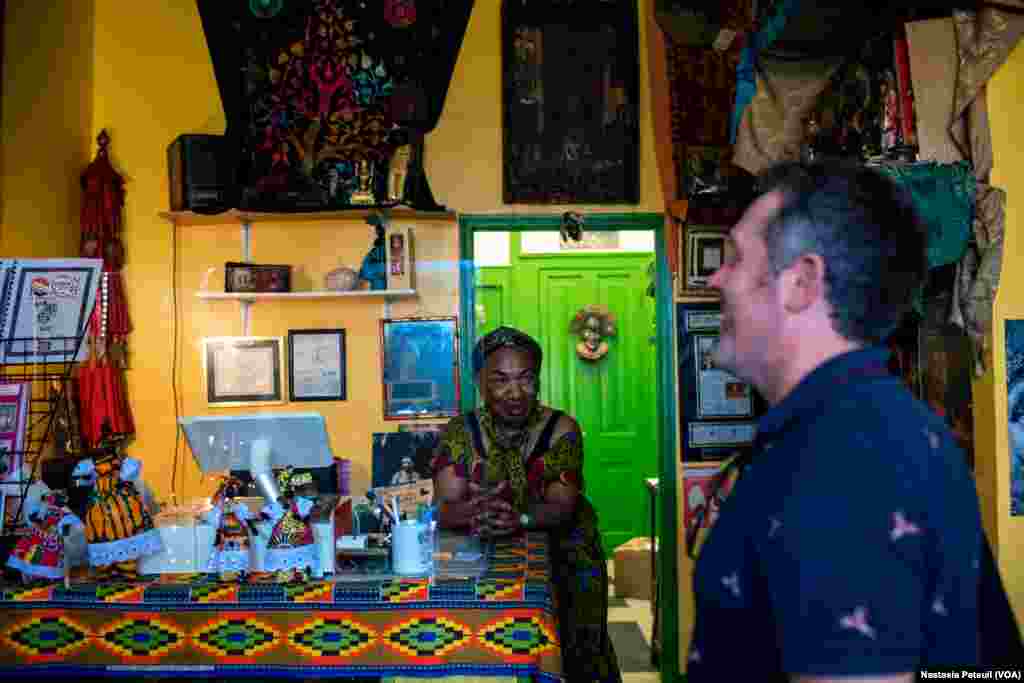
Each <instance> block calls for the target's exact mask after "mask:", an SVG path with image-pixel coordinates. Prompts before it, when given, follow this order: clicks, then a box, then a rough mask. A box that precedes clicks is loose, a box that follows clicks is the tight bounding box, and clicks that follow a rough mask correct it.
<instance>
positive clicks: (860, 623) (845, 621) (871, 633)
mask: <svg viewBox="0 0 1024 683" xmlns="http://www.w3.org/2000/svg"><path fill="white" fill-rule="evenodd" d="M839 626H841V627H842V628H848V629H852V630H854V631H856V632H857V633H860V634H861V635H864V636H867V637H868V638H872V639H873V638H874V637H875V629H873V628H871V625H870V624H868V611H867V609H866V608H864V607H858V608H856V609H855V610H853V614H848V615H846V616H845V617H843V618H841V619H840V620H839Z"/></svg>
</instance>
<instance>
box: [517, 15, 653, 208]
mask: <svg viewBox="0 0 1024 683" xmlns="http://www.w3.org/2000/svg"><path fill="white" fill-rule="evenodd" d="M502 12H503V14H502V29H501V31H502V56H503V59H502V73H503V94H504V97H503V124H502V131H503V174H502V177H503V197H504V201H505V202H506V203H509V204H515V203H529V204H613V203H630V204H635V203H637V202H638V201H639V198H640V183H639V165H640V164H639V148H640V145H639V132H638V130H639V129H638V126H637V122H638V120H639V117H638V104H637V103H638V86H637V83H638V73H639V63H640V62H639V56H638V55H639V38H638V35H639V34H638V28H637V16H638V14H637V7H636V0H603V1H602V2H591V1H590V0H559V2H530V1H529V0H506V1H505V2H503V3H502Z"/></svg>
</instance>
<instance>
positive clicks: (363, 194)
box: [348, 159, 377, 206]
mask: <svg viewBox="0 0 1024 683" xmlns="http://www.w3.org/2000/svg"><path fill="white" fill-rule="evenodd" d="M348 201H349V203H350V204H355V205H359V206H366V205H372V204H376V203H377V200H376V198H374V196H373V164H371V163H370V162H369V161H367V160H366V159H360V160H359V161H357V162H356V188H355V189H354V190H352V194H351V195H349V200H348Z"/></svg>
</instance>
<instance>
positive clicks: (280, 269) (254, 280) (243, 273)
mask: <svg viewBox="0 0 1024 683" xmlns="http://www.w3.org/2000/svg"><path fill="white" fill-rule="evenodd" d="M224 291H225V292H228V293H243V294H244V293H249V292H252V293H265V292H290V291H292V267H291V266H279V265H258V264H255V263H232V262H229V263H225V264H224Z"/></svg>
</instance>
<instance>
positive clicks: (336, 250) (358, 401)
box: [31, 0, 662, 500]
mask: <svg viewBox="0 0 1024 683" xmlns="http://www.w3.org/2000/svg"><path fill="white" fill-rule="evenodd" d="M499 7H500V3H498V2H492V1H487V2H478V3H476V7H475V9H474V11H473V15H472V17H471V20H470V25H469V30H468V32H467V36H466V38H465V41H464V43H463V47H462V51H461V53H460V55H459V60H458V64H457V67H456V70H455V74H454V76H453V79H452V83H451V87H450V89H449V93H448V99H447V101H446V104H445V109H444V112H443V114H442V116H441V120H440V122H439V124H438V126H437V128H436V129H435V130H434V131H433V132H432V133H431V134H430V135H429V136H428V137H427V140H426V164H425V165H426V169H427V175H428V178H429V179H430V182H431V186H432V189H433V192H434V195H435V197H436V198H437V200H438V201H439V202H440V203H442V204H445V205H446V206H447V207H448V208H450V209H452V210H455V211H459V212H473V213H484V212H516V211H519V212H526V211H531V212H533V211H544V212H558V213H560V212H562V211H565V210H566V208H567V207H565V206H558V207H550V206H547V207H527V206H505V205H503V204H502V203H501V108H500V107H501V92H500V87H501V85H500V84H501V53H500V12H499ZM641 28H643V24H642V23H641ZM95 29H96V30H95V38H94V40H95V49H94V52H93V61H94V65H95V70H94V75H93V80H94V93H95V94H94V97H93V114H92V119H91V124H90V126H89V127H90V128H91V129H92V130H98V129H99V128H101V127H107V128H108V129H109V130H110V132H111V135H112V138H113V160H114V163H115V166H116V167H117V168H118V169H119V170H120V171H121V172H122V173H124V174H125V176H126V177H127V178H128V183H127V202H126V212H125V213H126V215H125V231H124V242H125V250H126V254H127V263H126V267H125V271H124V275H125V280H126V284H127V291H128V299H129V306H130V310H131V313H132V318H133V323H134V326H135V329H134V331H133V332H132V335H131V337H130V347H131V350H132V363H131V369H130V370H129V372H128V373H127V380H128V393H129V396H130V399H131V404H132V409H133V411H134V414H135V418H136V423H137V432H138V433H137V438H136V441H135V444H134V445H133V446H132V448H131V449H130V451H131V452H132V454H133V455H136V456H138V457H142V458H143V460H144V463H145V469H144V477H145V479H146V480H147V481H148V482H149V483H150V484H151V485H152V486H153V488H154V489H155V490H156V492H157V495H158V497H159V498H162V499H167V498H168V497H169V494H170V493H171V491H172V484H171V480H172V472H174V471H175V466H174V457H175V434H176V431H175V411H174V399H173V397H172V391H171V387H172V358H173V357H174V350H175V347H174V345H173V344H172V342H171V340H172V339H173V338H174V315H173V313H174V310H175V306H174V301H175V298H176V300H177V309H178V338H179V345H178V349H177V355H178V375H177V378H178V384H179V391H180V396H181V399H180V411H179V412H180V414H182V415H194V414H208V413H210V412H211V409H208V408H207V407H206V406H205V404H204V402H203V394H202V383H201V379H202V378H201V373H200V368H201V359H200V355H199V344H198V339H199V338H200V337H202V336H204V335H210V336H212V335H237V334H241V333H242V328H241V318H240V314H239V308H238V304H237V303H234V302H224V301H214V302H205V301H199V300H197V299H196V298H195V296H194V294H195V292H196V290H197V289H198V288H199V287H200V284H201V282H202V280H203V277H204V275H205V274H206V272H207V271H208V270H209V269H210V268H214V269H217V268H219V267H222V266H223V264H224V262H225V261H230V260H240V258H241V254H242V252H241V237H240V229H239V228H238V227H237V226H232V225H219V226H211V225H204V226H179V227H178V229H177V250H176V251H175V249H174V230H173V229H172V226H171V225H170V224H169V223H167V222H165V221H164V220H162V219H160V218H159V217H158V216H157V213H158V211H160V210H163V209H165V208H166V207H167V181H166V160H165V157H166V146H167V144H168V143H169V142H170V141H171V140H172V139H173V138H174V137H176V136H177V135H179V134H181V133H185V132H191V133H202V132H211V133H220V132H223V129H224V113H223V110H222V108H221V104H220V100H219V95H218V93H217V89H216V82H215V80H214V76H213V70H212V66H211V64H210V60H209V55H208V52H207V47H206V43H205V40H204V37H203V33H202V28H201V25H200V22H199V17H198V14H197V12H196V10H195V7H194V5H193V4H192V3H184V4H181V3H163V2H158V1H156V0H148V1H146V0H143V1H140V2H134V3H124V2H121V1H120V0H95ZM640 54H641V56H643V55H644V54H645V51H644V50H643V49H641V50H640ZM640 73H641V74H645V73H647V70H646V65H645V64H641V66H640ZM641 82H642V86H641V98H640V108H641V116H642V118H641V121H642V129H641V130H642V132H641V147H640V153H641V162H642V164H641V198H642V201H641V203H640V204H639V205H638V206H636V207H635V209H636V210H641V211H658V210H660V208H661V206H662V201H661V195H660V189H659V185H658V182H657V175H656V174H657V170H656V167H655V161H654V150H653V133H652V127H651V124H650V112H649V104H648V103H649V101H650V98H649V94H648V90H647V85H646V82H645V80H644V79H642V80H641ZM31 197H32V199H33V201H35V202H36V203H39V201H40V199H41V197H40V196H39V194H38V193H35V194H33V195H31ZM579 208H582V209H584V210H587V211H590V210H608V211H623V210H630V209H632V208H634V207H622V206H603V207H587V206H584V207H579ZM371 237H372V232H371V230H370V228H369V227H368V226H366V225H365V224H364V223H363V222H362V221H361V220H359V219H354V220H352V221H347V222H345V224H338V223H333V222H332V223H330V224H318V223H315V222H307V223H300V222H294V223H292V222H289V223H288V224H287V225H284V226H275V225H270V224H256V225H255V226H254V227H253V231H252V258H253V260H254V261H256V262H264V263H266V262H269V263H290V264H293V265H294V266H296V267H297V268H298V272H297V273H296V279H297V283H296V288H303V287H306V288H313V287H318V286H319V282H320V281H321V278H322V277H323V275H324V274H325V273H326V272H327V271H328V270H330V269H331V268H334V267H336V266H338V265H343V264H344V265H350V266H357V267H358V264H359V262H360V260H361V259H362V256H363V255H364V254H365V252H366V250H367V248H368V247H369V245H370V241H371ZM175 254H176V259H177V271H176V272H177V273H178V278H177V279H176V280H175V281H172V277H171V273H172V261H174V259H175ZM416 256H417V260H418V261H419V262H420V263H419V265H420V271H421V273H422V272H428V271H429V272H430V273H432V275H429V276H427V285H426V286H427V294H426V295H425V296H422V297H421V298H420V299H419V300H418V301H414V302H412V303H401V304H397V303H396V304H394V305H392V306H391V307H390V311H388V309H387V307H386V306H385V305H384V304H382V303H381V302H380V301H379V300H343V299H339V300H328V301H314V302H310V301H290V302H260V303H257V304H256V305H254V306H253V308H252V310H251V327H250V334H253V335H260V336H282V335H286V334H287V331H288V329H290V328H310V327H344V328H346V330H347V337H346V339H347V343H348V382H349V387H348V389H349V400H348V401H346V402H344V403H337V404H331V403H317V404H295V405H294V406H292V405H288V406H285V407H283V408H280V409H283V410H310V409H313V410H319V411H321V412H323V414H324V416H325V417H326V420H327V424H328V428H329V435H330V438H331V445H332V447H333V450H334V452H335V453H336V454H337V455H338V456H342V457H352V458H353V459H354V461H355V462H354V468H353V486H354V487H355V489H356V490H359V489H361V488H363V487H365V486H366V485H367V484H368V481H369V459H370V449H371V441H370V433H371V432H374V431H388V430H393V429H395V428H396V427H395V426H394V424H393V423H391V424H388V423H385V422H384V421H383V419H382V418H381V414H382V406H381V396H380V394H381V389H380V369H379V368H380V361H379V355H378V348H379V344H378V320H379V319H380V318H381V317H383V316H385V315H392V316H399V315H412V314H426V313H429V314H439V315H454V314H456V313H457V312H458V311H457V301H456V297H455V295H454V294H453V293H454V292H456V291H457V289H458V272H457V263H456V260H457V258H458V239H457V228H456V225H455V223H454V222H451V221H449V222H438V221H432V222H428V223H425V224H423V225H421V226H419V228H418V230H417V232H416ZM427 261H430V263H427ZM427 266H429V268H428V267H427ZM220 278H222V275H221V271H220V270H215V272H214V274H213V275H212V279H213V281H214V282H217V281H218V280H219V279H220ZM430 278H433V282H430ZM420 282H421V283H422V282H423V278H422V277H421V278H420ZM172 284H176V285H177V287H176V288H175V287H174V286H172ZM421 290H422V287H421ZM224 410H225V409H218V410H217V412H220V411H224ZM232 410H234V412H239V410H238V409H232ZM250 410H251V409H250ZM246 412H249V411H246ZM183 453H184V449H183V448H182V451H181V453H179V456H178V457H179V461H183V462H184V463H185V464H184V467H179V468H178V469H177V472H178V476H177V485H176V486H175V487H174V490H175V491H176V492H177V493H178V494H180V497H181V498H183V499H186V500H187V499H189V498H192V497H195V496H198V495H202V494H204V493H206V492H208V491H209V484H208V483H204V482H202V481H201V477H200V475H199V473H198V471H197V469H196V468H195V467H194V466H193V464H192V462H191V456H188V455H186V454H183Z"/></svg>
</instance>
